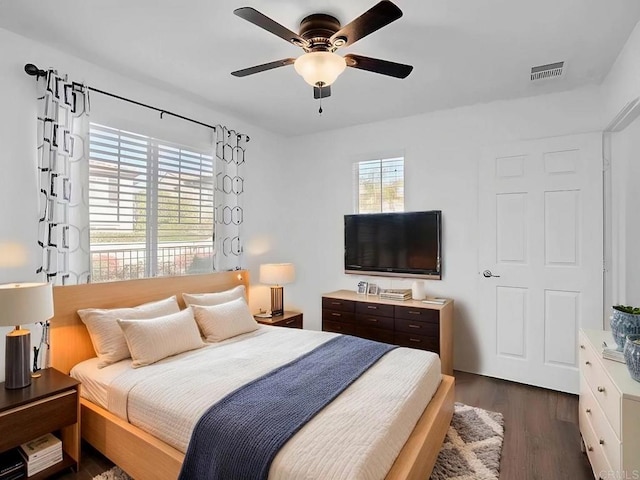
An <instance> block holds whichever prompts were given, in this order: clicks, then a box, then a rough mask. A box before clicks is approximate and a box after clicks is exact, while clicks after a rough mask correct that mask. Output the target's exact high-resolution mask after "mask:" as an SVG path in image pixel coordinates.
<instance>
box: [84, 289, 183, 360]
mask: <svg viewBox="0 0 640 480" xmlns="http://www.w3.org/2000/svg"><path fill="white" fill-rule="evenodd" d="M179 311H180V306H179V305H178V301H177V299H176V297H175V295H174V296H173V297H169V298H165V299H164V300H158V301H155V302H149V303H145V304H143V305H139V306H137V307H132V308H114V309H108V310H107V309H101V308H85V309H82V310H78V315H80V318H81V319H82V321H83V322H84V324H85V325H86V326H87V330H88V331H89V336H90V337H91V343H93V349H94V350H95V351H96V355H98V358H99V359H100V361H99V363H98V368H102V367H106V366H107V365H111V364H112V363H115V362H119V361H120V360H124V359H125V358H129V357H130V356H131V354H130V353H129V348H128V347H127V342H126V341H125V339H124V335H123V333H122V329H121V328H120V327H119V326H118V322H117V319H119V318H123V319H133V318H154V317H160V316H162V315H168V314H170V313H176V312H179Z"/></svg>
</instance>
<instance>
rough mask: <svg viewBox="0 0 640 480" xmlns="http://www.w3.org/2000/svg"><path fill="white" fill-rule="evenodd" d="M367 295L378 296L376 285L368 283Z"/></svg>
mask: <svg viewBox="0 0 640 480" xmlns="http://www.w3.org/2000/svg"><path fill="white" fill-rule="evenodd" d="M367 295H378V285H376V284H375V283H370V284H369V286H368V287H367Z"/></svg>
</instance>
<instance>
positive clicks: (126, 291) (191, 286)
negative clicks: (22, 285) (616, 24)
mask: <svg viewBox="0 0 640 480" xmlns="http://www.w3.org/2000/svg"><path fill="white" fill-rule="evenodd" d="M237 285H244V286H245V288H246V289H247V295H248V293H249V272H248V271H246V270H236V271H232V272H219V273H208V274H205V275H185V276H180V277H157V278H145V279H141V280H126V281H122V282H108V283H90V284H84V285H69V286H64V287H54V288H53V304H54V311H55V315H54V317H53V318H52V319H51V337H50V344H51V351H50V357H49V358H50V363H51V366H52V367H53V368H55V369H57V370H60V371H61V372H63V373H69V371H70V370H71V368H72V367H73V366H74V365H75V364H77V363H79V362H81V361H83V360H86V359H88V358H92V357H95V356H96V354H95V352H94V350H93V345H92V344H91V339H90V338H89V333H88V332H87V329H86V327H85V326H84V324H83V323H82V321H81V320H80V317H79V316H78V314H77V311H78V310H80V309H82V308H118V307H135V306H136V305H140V304H142V303H146V302H151V301H154V300H160V299H163V298H167V297H170V296H171V295H176V296H177V297H178V302H179V303H180V307H181V308H184V306H185V305H184V302H183V300H182V294H183V293H207V292H219V291H222V290H227V289H229V288H233V287H235V286H237ZM247 301H248V298H247Z"/></svg>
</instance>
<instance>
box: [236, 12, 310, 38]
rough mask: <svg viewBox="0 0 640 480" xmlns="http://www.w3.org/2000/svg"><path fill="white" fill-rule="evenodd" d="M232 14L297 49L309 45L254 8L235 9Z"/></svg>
mask: <svg viewBox="0 0 640 480" xmlns="http://www.w3.org/2000/svg"><path fill="white" fill-rule="evenodd" d="M233 13H235V14H236V15H237V16H239V17H240V18H243V19H245V20H246V21H247V22H251V23H253V24H254V25H257V26H258V27H260V28H264V29H265V30H266V31H267V32H270V33H273V34H274V35H277V36H278V37H280V38H283V39H284V40H286V41H287V42H289V43H293V44H294V45H296V46H298V47H306V46H307V45H308V43H309V42H307V41H306V40H305V39H304V38H302V37H301V36H300V35H298V34H297V33H295V32H292V31H291V30H289V29H288V28H287V27H283V26H282V25H280V24H279V23H278V22H276V21H274V20H271V19H270V18H269V17H267V16H266V15H264V14H262V13H260V12H259V11H257V10H256V9H255V8H251V7H242V8H236V9H235V10H234V11H233Z"/></svg>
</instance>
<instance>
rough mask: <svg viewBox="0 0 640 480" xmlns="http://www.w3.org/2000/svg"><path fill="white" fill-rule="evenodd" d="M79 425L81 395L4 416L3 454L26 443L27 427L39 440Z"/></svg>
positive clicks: (61, 396) (65, 396)
mask: <svg viewBox="0 0 640 480" xmlns="http://www.w3.org/2000/svg"><path fill="white" fill-rule="evenodd" d="M77 421H78V392H77V390H67V391H66V392H62V393H59V394H57V395H53V396H51V397H47V398H45V399H43V400H39V401H35V402H32V403H27V404H26V405H21V406H19V407H16V408H13V409H11V410H5V411H4V412H2V413H0V426H1V428H0V430H1V431H2V435H0V452H2V451H4V450H7V449H9V448H12V447H15V446H17V445H19V444H20V443H22V442H24V430H23V429H24V426H25V425H30V426H31V427H30V433H32V435H31V436H32V437H33V438H37V437H39V436H41V435H44V434H45V433H49V432H53V431H55V430H59V429H61V428H62V427H66V426H68V425H71V424H73V423H76V422H77Z"/></svg>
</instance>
